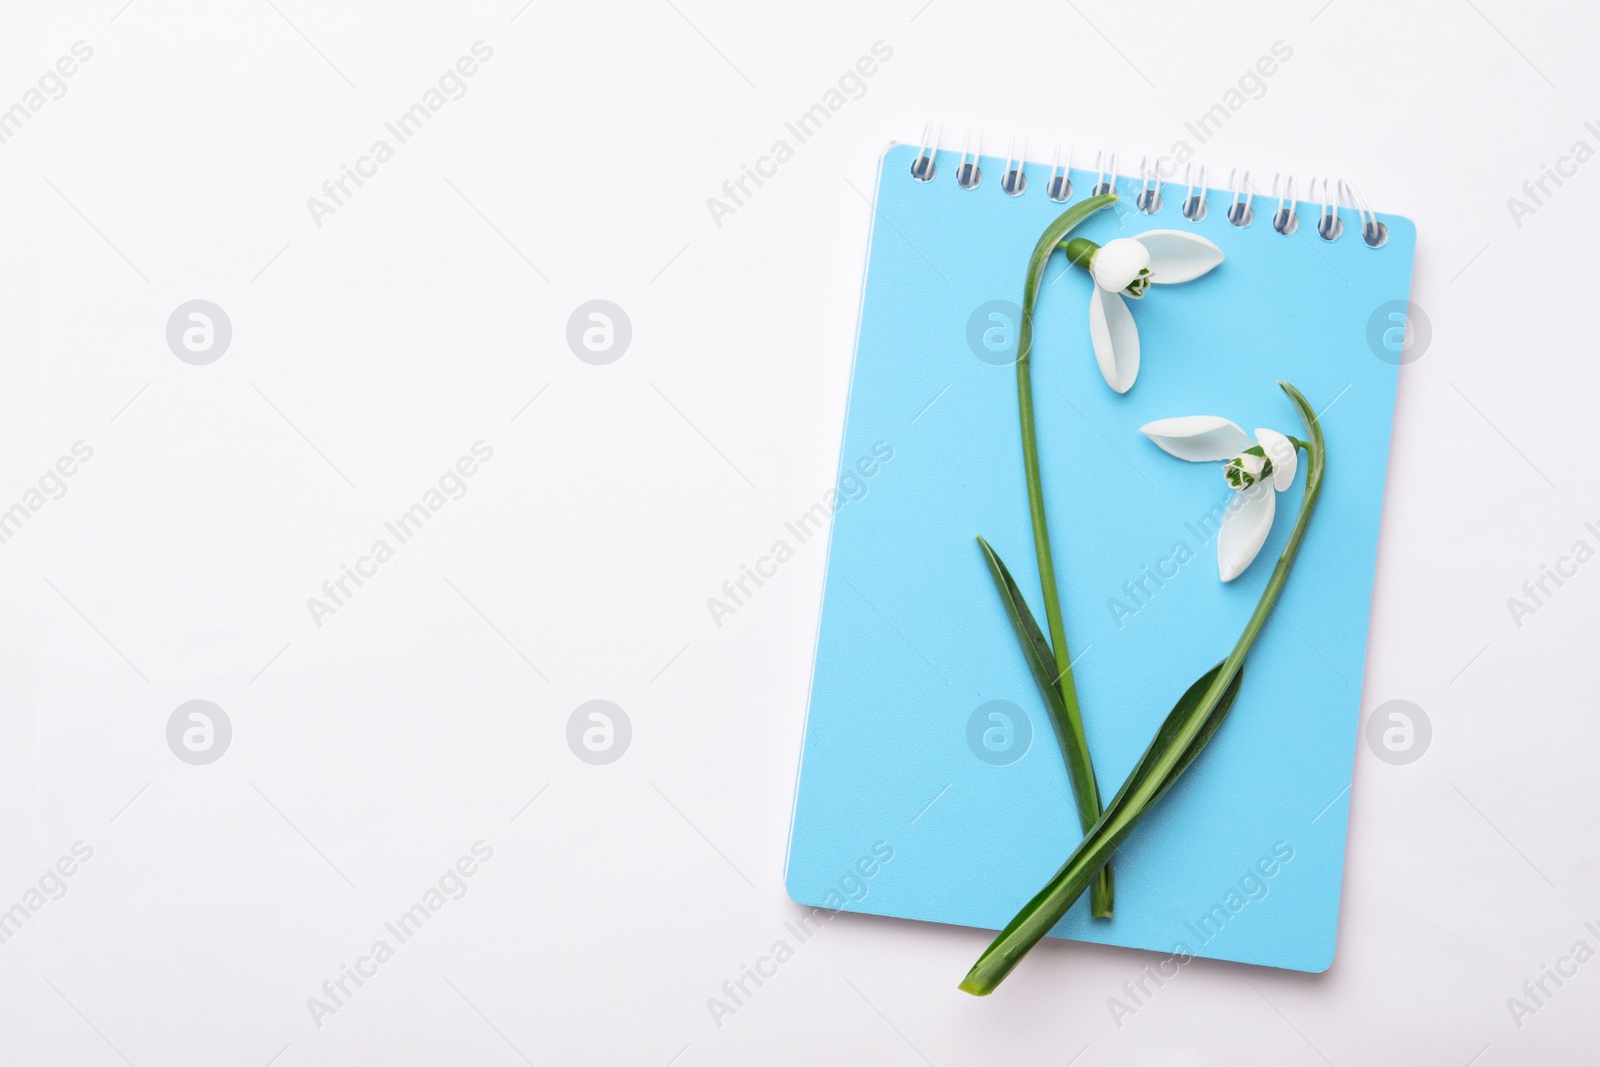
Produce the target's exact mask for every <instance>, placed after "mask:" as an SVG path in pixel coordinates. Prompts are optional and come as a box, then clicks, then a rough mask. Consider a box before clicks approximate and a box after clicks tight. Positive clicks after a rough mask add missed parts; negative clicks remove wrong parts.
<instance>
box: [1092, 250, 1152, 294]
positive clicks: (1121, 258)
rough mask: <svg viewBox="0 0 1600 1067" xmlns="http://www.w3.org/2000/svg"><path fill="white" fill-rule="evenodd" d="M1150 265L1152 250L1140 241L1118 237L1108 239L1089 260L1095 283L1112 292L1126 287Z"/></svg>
mask: <svg viewBox="0 0 1600 1067" xmlns="http://www.w3.org/2000/svg"><path fill="white" fill-rule="evenodd" d="M1149 266H1150V250H1149V249H1148V248H1146V247H1145V246H1144V245H1142V244H1140V243H1139V242H1138V241H1134V240H1130V239H1129V238H1127V237H1118V238H1117V239H1116V240H1114V241H1107V242H1106V243H1105V244H1104V245H1103V246H1101V248H1100V251H1098V252H1096V253H1095V254H1094V258H1093V259H1092V260H1090V261H1089V273H1090V274H1092V275H1093V276H1094V281H1095V284H1096V285H1098V286H1099V287H1100V288H1102V289H1105V290H1107V291H1108V292H1112V293H1120V292H1121V291H1122V290H1124V289H1126V288H1127V287H1128V285H1129V283H1131V282H1132V281H1133V280H1134V279H1135V278H1137V277H1138V276H1139V273H1140V272H1141V271H1143V270H1144V269H1145V268H1147V267H1149Z"/></svg>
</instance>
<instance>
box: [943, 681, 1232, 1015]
mask: <svg viewBox="0 0 1600 1067" xmlns="http://www.w3.org/2000/svg"><path fill="white" fill-rule="evenodd" d="M1227 666H1228V661H1227V660H1224V661H1223V662H1222V663H1219V664H1217V665H1216V666H1215V667H1213V668H1211V670H1209V671H1207V672H1206V673H1205V674H1203V675H1201V676H1200V679H1199V680H1198V681H1196V682H1195V683H1194V684H1193V685H1191V686H1190V687H1189V688H1188V689H1187V690H1185V691H1184V694H1183V696H1181V697H1179V698H1178V702H1177V704H1176V705H1174V707H1173V709H1172V711H1171V712H1170V713H1169V714H1168V715H1167V717H1166V719H1165V721H1163V722H1162V724H1161V728H1160V729H1159V730H1157V731H1156V736H1155V738H1154V739H1153V740H1152V741H1151V742H1150V747H1149V748H1147V749H1145V753H1144V755H1143V756H1141V757H1140V758H1139V762H1138V763H1136V764H1135V765H1134V768H1133V771H1132V772H1131V773H1130V774H1129V775H1128V778H1127V780H1126V781H1125V782H1123V784H1122V788H1121V789H1119V790H1118V791H1117V795H1116V796H1115V797H1113V798H1112V800H1111V803H1110V804H1109V805H1107V807H1106V810H1105V813H1104V814H1103V815H1101V816H1100V819H1099V820H1098V821H1097V822H1096V823H1095V825H1094V826H1093V827H1092V828H1091V829H1090V830H1089V832H1088V833H1087V834H1085V835H1084V838H1083V841H1082V842H1080V843H1079V845H1078V847H1077V848H1076V849H1074V850H1073V852H1072V855H1071V856H1069V857H1068V858H1067V862H1066V863H1064V864H1062V866H1061V869H1060V870H1059V871H1057V872H1056V874H1055V877H1053V878H1051V879H1050V882H1049V883H1048V884H1047V885H1046V886H1045V887H1044V888H1043V889H1041V890H1040V891H1039V892H1038V893H1037V894H1036V895H1035V896H1034V898H1033V899H1032V900H1030V901H1029V902H1028V903H1027V904H1026V905H1025V906H1024V907H1023V908H1022V910H1021V911H1019V912H1018V913H1017V915H1016V918H1014V919H1012V920H1011V922H1010V923H1008V924H1007V925H1006V928H1005V929H1004V930H1002V931H1000V934H999V936H998V937H996V938H995V939H994V942H993V943H992V944H991V945H990V946H989V947H988V948H987V949H986V950H985V951H984V953H983V955H982V956H980V957H979V958H978V962H977V963H975V964H973V965H972V970H970V971H968V972H967V976H966V978H964V979H962V982H961V988H962V989H963V990H965V991H966V992H968V993H972V994H975V995H977V996H987V995H988V994H990V993H992V992H994V990H995V988H996V987H997V986H999V984H1000V983H1001V982H1002V981H1004V980H1005V977H1006V975H1008V974H1010V973H1011V969H1012V968H1013V967H1015V966H1016V965H1017V963H1018V962H1019V961H1021V959H1022V957H1023V956H1024V955H1026V954H1027V952H1028V950H1029V949H1031V948H1033V946H1034V945H1036V944H1037V943H1038V942H1039V941H1040V940H1041V939H1042V938H1043V937H1044V936H1045V935H1046V934H1048V933H1049V932H1050V930H1051V929H1052V928H1053V927H1054V926H1055V925H1056V923H1058V922H1060V921H1061V917H1062V916H1064V915H1065V914H1066V913H1067V911H1068V909H1070V908H1071V907H1072V905H1073V904H1074V903H1076V902H1077V900H1078V898H1079V897H1080V896H1082V895H1083V891H1084V890H1085V889H1086V888H1088V886H1089V882H1090V880H1091V879H1092V878H1093V877H1094V872H1095V871H1097V870H1099V869H1100V867H1101V866H1102V865H1104V864H1105V862H1106V861H1107V860H1109V859H1110V858H1111V855H1112V853H1114V852H1115V851H1116V850H1117V847H1118V846H1119V845H1121V844H1122V842H1123V840H1124V839H1125V838H1126V837H1127V836H1128V834H1129V833H1131V832H1132V831H1133V828H1134V827H1135V826H1137V825H1138V824H1139V820H1140V819H1141V818H1143V817H1144V813H1145V812H1146V811H1148V810H1150V808H1151V806H1152V805H1154V803H1155V802H1156V800H1157V799H1158V798H1160V796H1161V795H1162V794H1163V793H1165V792H1166V791H1167V790H1168V789H1170V788H1171V787H1172V784H1173V783H1174V782H1176V781H1177V780H1178V776H1179V775H1181V774H1182V773H1183V771H1184V770H1185V769H1186V768H1187V767H1188V766H1189V764H1191V763H1193V762H1194V760H1195V757H1196V756H1198V755H1199V754H1200V751H1201V749H1203V748H1204V747H1205V745H1206V742H1207V741H1209V740H1211V736H1212V735H1213V734H1215V733H1216V732H1217V727H1219V726H1221V725H1222V720H1223V719H1225V718H1226V717H1227V715H1228V712H1229V710H1230V709H1231V708H1232V707H1233V701H1234V698H1235V697H1236V696H1238V694H1239V684H1240V681H1241V679H1242V678H1243V674H1244V672H1243V670H1242V668H1238V667H1236V668H1235V669H1234V672H1233V677H1231V678H1229V679H1228V680H1227V683H1226V685H1225V686H1223V687H1222V689H1221V690H1220V691H1218V690H1217V688H1216V683H1217V681H1218V680H1219V676H1220V675H1221V673H1222V671H1223V669H1224V668H1225V667H1227ZM1186 738H1187V739H1188V741H1187V743H1185V739H1186ZM1178 745H1182V746H1183V748H1182V752H1181V753H1175V752H1174V749H1175V747H1176V746H1178Z"/></svg>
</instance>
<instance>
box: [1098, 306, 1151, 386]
mask: <svg viewBox="0 0 1600 1067" xmlns="http://www.w3.org/2000/svg"><path fill="white" fill-rule="evenodd" d="M1089 340H1090V341H1091V342H1092V343H1093V344H1094V358H1095V361H1096V362H1098V363H1099V364H1100V373H1101V374H1103V375H1105V379H1106V384H1107V385H1109V386H1111V388H1113V389H1115V390H1116V391H1117V392H1119V393H1126V392H1127V391H1128V390H1129V389H1132V388H1133V380H1134V379H1135V378H1137V377H1138V376H1139V331H1138V328H1137V327H1135V326H1134V324H1133V312H1131V311H1129V310H1128V305H1127V304H1124V303H1123V302H1122V297H1120V296H1118V295H1117V294H1116V293H1108V292H1106V291H1105V290H1104V289H1102V288H1100V287H1099V286H1098V285H1097V286H1095V287H1094V291H1093V292H1092V293H1090V295H1089Z"/></svg>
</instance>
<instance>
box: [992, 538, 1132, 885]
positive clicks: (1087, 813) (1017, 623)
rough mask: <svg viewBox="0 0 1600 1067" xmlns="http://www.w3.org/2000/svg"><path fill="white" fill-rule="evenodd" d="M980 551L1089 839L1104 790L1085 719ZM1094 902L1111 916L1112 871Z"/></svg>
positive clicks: (1009, 580)
mask: <svg viewBox="0 0 1600 1067" xmlns="http://www.w3.org/2000/svg"><path fill="white" fill-rule="evenodd" d="M978 545H979V547H981V548H982V549H983V555H984V558H985V559H986V560H988V562H989V573H990V574H992V575H993V576H994V584H995V587H996V588H997V589H998V590H999V592H1000V602H1001V603H1002V604H1004V605H1005V609H1006V614H1007V615H1009V616H1010V617H1011V624H1012V626H1014V627H1015V628H1016V631H1017V641H1018V643H1019V644H1021V646H1022V655H1023V658H1024V659H1025V660H1027V662H1028V670H1029V671H1031V672H1032V673H1033V680H1034V682H1036V683H1037V684H1038V686H1039V695H1040V696H1042V697H1044V705H1045V709H1046V710H1047V711H1048V712H1049V713H1050V722H1051V724H1052V725H1053V726H1054V727H1055V734H1056V741H1057V742H1058V743H1059V744H1060V745H1061V755H1062V757H1063V758H1064V760H1065V761H1066V764H1067V777H1068V779H1069V780H1070V781H1071V782H1072V795H1073V800H1074V801H1075V802H1076V804H1077V807H1078V821H1079V822H1080V823H1082V824H1083V830H1084V832H1085V833H1087V832H1088V831H1089V828H1090V827H1092V826H1093V825H1094V824H1095V823H1096V822H1097V821H1098V820H1099V818H1100V786H1099V783H1098V782H1097V781H1096V779H1095V774H1094V761H1093V760H1092V759H1090V757H1089V738H1088V736H1087V735H1086V734H1085V733H1084V730H1083V716H1082V715H1081V714H1079V711H1078V709H1077V708H1076V707H1074V706H1072V705H1070V704H1068V703H1067V701H1066V700H1065V698H1064V697H1063V696H1062V692H1061V687H1060V678H1059V677H1058V676H1057V670H1056V663H1055V655H1054V654H1053V653H1052V652H1051V651H1050V642H1049V641H1047V640H1046V639H1045V636H1044V631H1043V630H1041V629H1040V628H1039V623H1038V621H1037V620H1036V619H1035V618H1034V617H1033V612H1032V611H1030V610H1029V609H1028V602H1027V601H1026V600H1025V599H1023V596H1022V590H1021V589H1019V588H1018V587H1017V582H1016V579H1015V578H1013V577H1011V571H1010V570H1008V569H1007V568H1006V565H1005V563H1004V562H1003V561H1002V560H1001V559H1000V556H999V554H998V553H997V552H995V550H994V549H993V548H992V547H990V545H989V542H988V541H985V540H984V539H983V538H982V537H979V538H978ZM1092 896H1093V898H1094V903H1096V904H1097V905H1099V906H1098V907H1096V908H1095V914H1097V915H1110V914H1111V905H1112V901H1113V899H1114V891H1113V887H1112V881H1111V868H1110V867H1109V866H1106V867H1102V868H1101V869H1100V871H1099V874H1098V876H1097V877H1096V879H1095V883H1094V886H1093V890H1092Z"/></svg>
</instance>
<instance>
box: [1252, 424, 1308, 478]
mask: <svg viewBox="0 0 1600 1067" xmlns="http://www.w3.org/2000/svg"><path fill="white" fill-rule="evenodd" d="M1256 441H1258V442H1259V443H1260V445H1261V450H1262V451H1263V452H1265V453H1266V454H1267V458H1268V459H1270V460H1272V488H1274V489H1276V490H1277V491H1278V492H1280V493H1281V492H1283V491H1284V490H1285V489H1287V488H1289V487H1290V486H1291V485H1293V484H1294V472H1295V471H1296V470H1298V469H1299V467H1300V453H1299V452H1297V451H1296V450H1295V447H1294V442H1293V441H1290V440H1289V439H1288V438H1287V437H1285V436H1283V434H1281V433H1279V432H1278V431H1277V430H1263V429H1261V428H1260V427H1257V428H1256Z"/></svg>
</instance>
